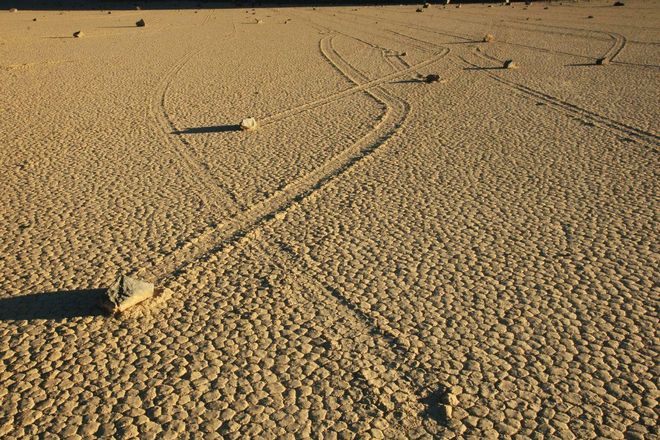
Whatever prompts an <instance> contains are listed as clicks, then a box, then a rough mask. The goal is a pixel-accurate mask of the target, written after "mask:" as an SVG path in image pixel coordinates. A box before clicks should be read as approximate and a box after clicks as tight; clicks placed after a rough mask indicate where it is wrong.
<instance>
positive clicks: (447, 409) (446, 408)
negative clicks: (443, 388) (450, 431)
mask: <svg viewBox="0 0 660 440" xmlns="http://www.w3.org/2000/svg"><path fill="white" fill-rule="evenodd" d="M442 410H443V413H444V415H445V419H446V420H449V419H451V416H452V415H454V408H452V407H451V405H442Z"/></svg>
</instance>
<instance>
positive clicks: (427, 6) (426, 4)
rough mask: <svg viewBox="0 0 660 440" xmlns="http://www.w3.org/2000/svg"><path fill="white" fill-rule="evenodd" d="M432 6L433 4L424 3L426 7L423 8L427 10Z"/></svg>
mask: <svg viewBox="0 0 660 440" xmlns="http://www.w3.org/2000/svg"><path fill="white" fill-rule="evenodd" d="M430 6H431V3H424V6H422V8H424V9H426V8H429V7H430Z"/></svg>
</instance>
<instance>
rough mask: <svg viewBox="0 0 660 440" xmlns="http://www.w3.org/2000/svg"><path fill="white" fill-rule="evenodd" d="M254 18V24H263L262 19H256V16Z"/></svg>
mask: <svg viewBox="0 0 660 440" xmlns="http://www.w3.org/2000/svg"><path fill="white" fill-rule="evenodd" d="M255 20H256V21H255V23H256V24H264V21H263V20H260V19H258V18H256V19H255Z"/></svg>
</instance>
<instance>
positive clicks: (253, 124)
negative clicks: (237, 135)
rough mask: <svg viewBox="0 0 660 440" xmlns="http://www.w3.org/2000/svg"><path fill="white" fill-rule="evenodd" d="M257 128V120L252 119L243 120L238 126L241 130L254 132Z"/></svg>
mask: <svg viewBox="0 0 660 440" xmlns="http://www.w3.org/2000/svg"><path fill="white" fill-rule="evenodd" d="M257 126H258V124H257V120H256V119H254V118H245V119H243V120H242V121H241V124H240V127H241V130H256V129H257Z"/></svg>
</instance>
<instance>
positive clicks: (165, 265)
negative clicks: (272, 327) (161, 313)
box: [149, 35, 447, 283]
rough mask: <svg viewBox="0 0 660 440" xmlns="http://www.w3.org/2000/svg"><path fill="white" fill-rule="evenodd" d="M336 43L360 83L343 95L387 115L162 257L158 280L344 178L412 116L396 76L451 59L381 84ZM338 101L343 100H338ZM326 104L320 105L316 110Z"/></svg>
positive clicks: (336, 61) (347, 72)
mask: <svg viewBox="0 0 660 440" xmlns="http://www.w3.org/2000/svg"><path fill="white" fill-rule="evenodd" d="M332 38H333V37H332V36H329V35H328V36H325V37H324V38H322V39H321V41H320V50H321V53H322V54H323V56H324V57H325V58H326V59H327V60H328V62H329V63H330V64H331V65H332V66H333V67H334V68H335V69H336V70H337V71H338V72H339V73H340V74H342V75H344V76H346V77H347V78H349V80H351V81H352V82H353V83H354V84H355V87H354V88H353V89H350V90H349V91H345V92H342V93H347V94H349V93H354V92H355V91H358V90H363V91H365V92H366V93H367V94H369V95H370V96H372V97H373V98H374V99H375V100H376V101H378V102H381V103H384V104H385V106H386V107H387V110H386V111H385V114H384V116H383V118H382V119H381V120H380V121H379V123H378V124H377V125H376V126H375V127H374V128H373V130H371V131H370V132H369V133H368V134H366V135H365V136H364V137H362V138H361V139H360V140H358V141H357V142H356V143H354V144H353V145H352V146H350V147H348V148H347V149H345V150H344V151H342V152H341V153H339V154H337V155H336V156H334V157H333V158H331V159H330V160H328V161H327V162H325V163H324V164H323V165H321V166H320V167H318V168H316V169H315V170H314V171H312V172H310V173H308V174H306V175H305V176H302V177H301V178H299V179H297V180H295V181H293V182H291V183H289V184H288V185H286V186H285V187H284V188H282V189H281V190H279V191H277V192H275V193H274V194H273V195H271V196H270V197H268V198H267V199H265V200H263V201H261V202H259V203H256V204H255V205H253V206H251V207H249V208H247V209H246V210H244V211H242V212H240V213H238V214H237V215H236V216H234V217H233V218H231V219H229V220H227V221H226V222H225V223H223V224H221V225H210V226H208V227H207V228H205V229H204V230H203V231H202V232H201V233H200V234H199V235H197V236H195V237H193V238H192V239H190V240H188V241H187V242H185V243H184V244H183V245H182V246H181V247H180V248H178V249H177V250H176V251H174V252H172V253H170V254H168V255H165V256H163V257H161V258H160V259H159V260H157V261H156V262H155V264H154V267H153V268H152V269H151V270H150V271H149V272H150V273H151V275H152V276H154V278H156V279H158V280H160V281H161V282H162V283H166V282H169V281H171V280H173V279H174V278H176V276H177V275H178V274H179V273H181V272H182V271H183V270H185V269H186V268H187V267H188V266H190V265H191V264H193V263H195V262H196V261H197V260H198V259H200V258H201V257H203V256H204V255H206V254H212V253H215V252H218V251H220V250H222V249H223V248H225V247H226V246H227V245H228V244H230V243H232V242H234V241H236V240H237V239H240V238H241V237H243V236H245V235H246V234H248V233H249V232H250V231H252V230H254V229H255V228H256V227H257V226H258V225H259V224H261V223H262V222H263V221H265V220H268V219H271V218H273V217H274V216H275V215H276V214H277V213H278V212H280V211H283V210H285V209H287V208H288V207H289V206H290V205H292V204H293V203H296V202H299V201H301V200H302V199H304V198H305V197H307V196H308V195H310V194H312V193H313V192H315V191H317V190H318V189H320V188H321V187H323V186H324V185H326V184H327V183H328V182H330V181H332V180H333V179H334V178H336V177H337V176H339V175H341V174H343V173H344V172H345V171H346V170H348V169H349V168H351V167H352V166H353V165H354V164H355V163H356V162H358V161H360V160H363V159H365V158H367V157H368V156H370V155H371V154H372V153H373V152H374V151H376V149H378V148H379V147H381V146H382V145H383V144H384V143H385V142H387V140H388V139H389V138H390V137H392V136H393V135H394V134H395V133H396V132H397V131H398V130H399V128H400V127H401V126H402V125H403V122H404V120H405V118H406V116H407V115H408V112H409V111H410V107H409V105H408V103H407V102H405V101H403V100H401V99H399V98H396V97H394V96H392V95H390V94H389V93H388V92H387V91H385V90H384V89H383V88H382V87H381V86H380V84H381V83H383V82H386V81H389V80H390V79H392V78H394V77H396V75H403V74H405V73H407V72H408V71H409V70H412V69H413V67H414V68H418V67H420V66H421V65H428V64H432V63H434V62H436V61H438V60H440V59H441V58H443V57H444V56H445V55H446V54H447V52H446V51H445V52H444V53H442V54H439V55H436V56H434V57H432V58H430V59H429V60H426V61H424V62H422V63H420V64H419V65H416V66H413V67H411V68H410V69H408V70H403V71H399V72H396V73H395V74H391V75H387V76H385V77H382V78H379V79H377V80H373V81H367V80H366V78H364V76H363V75H362V74H361V73H359V72H358V71H357V70H356V69H354V68H353V67H352V66H350V64H349V63H347V62H346V61H344V60H343V59H341V58H340V57H339V56H337V54H336V52H335V51H334V48H333V47H332V44H331V39H332ZM333 98H334V99H338V98H337V97H336V95H335V96H334V97H333ZM321 104H322V103H317V104H315V105H321ZM310 106H311V105H310ZM302 110H305V109H304V108H303V109H293V110H291V111H290V112H289V113H287V114H281V115H279V116H278V118H283V117H290V116H292V115H293V114H295V112H296V111H302ZM274 119H275V117H273V120H274ZM271 122H272V120H271Z"/></svg>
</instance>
